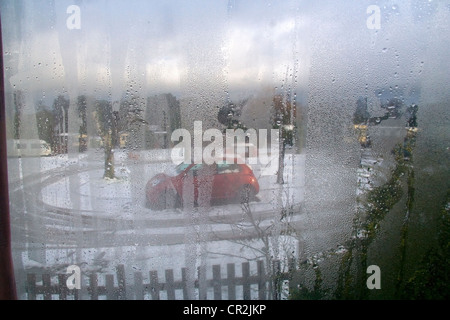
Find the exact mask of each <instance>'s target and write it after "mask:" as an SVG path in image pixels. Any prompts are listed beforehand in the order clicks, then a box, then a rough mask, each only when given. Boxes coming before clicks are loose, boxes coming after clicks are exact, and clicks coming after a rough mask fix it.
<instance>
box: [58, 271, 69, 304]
mask: <svg viewBox="0 0 450 320" xmlns="http://www.w3.org/2000/svg"><path fill="white" fill-rule="evenodd" d="M68 290H69V289H68V288H67V285H66V275H65V274H58V293H59V300H67V292H68Z"/></svg>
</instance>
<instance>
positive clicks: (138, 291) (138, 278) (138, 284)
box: [134, 272, 144, 300]
mask: <svg viewBox="0 0 450 320" xmlns="http://www.w3.org/2000/svg"><path fill="white" fill-rule="evenodd" d="M143 282H144V281H143V277H142V273H141V272H135V273H134V294H135V297H136V300H144V284H143Z"/></svg>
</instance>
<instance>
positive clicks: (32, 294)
mask: <svg viewBox="0 0 450 320" xmlns="http://www.w3.org/2000/svg"><path fill="white" fill-rule="evenodd" d="M27 292H28V300H36V274H34V273H29V274H27Z"/></svg>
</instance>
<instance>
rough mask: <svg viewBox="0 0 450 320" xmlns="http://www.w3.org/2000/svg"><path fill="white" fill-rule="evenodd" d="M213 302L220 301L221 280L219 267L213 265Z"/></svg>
mask: <svg viewBox="0 0 450 320" xmlns="http://www.w3.org/2000/svg"><path fill="white" fill-rule="evenodd" d="M212 285H213V288H214V300H222V279H221V276H220V265H213V281H212Z"/></svg>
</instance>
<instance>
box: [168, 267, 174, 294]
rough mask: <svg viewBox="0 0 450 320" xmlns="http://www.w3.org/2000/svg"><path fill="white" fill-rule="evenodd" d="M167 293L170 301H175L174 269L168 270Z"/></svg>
mask: <svg viewBox="0 0 450 320" xmlns="http://www.w3.org/2000/svg"><path fill="white" fill-rule="evenodd" d="M166 292H167V299H168V300H175V287H174V277H173V270H172V269H169V270H166Z"/></svg>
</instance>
